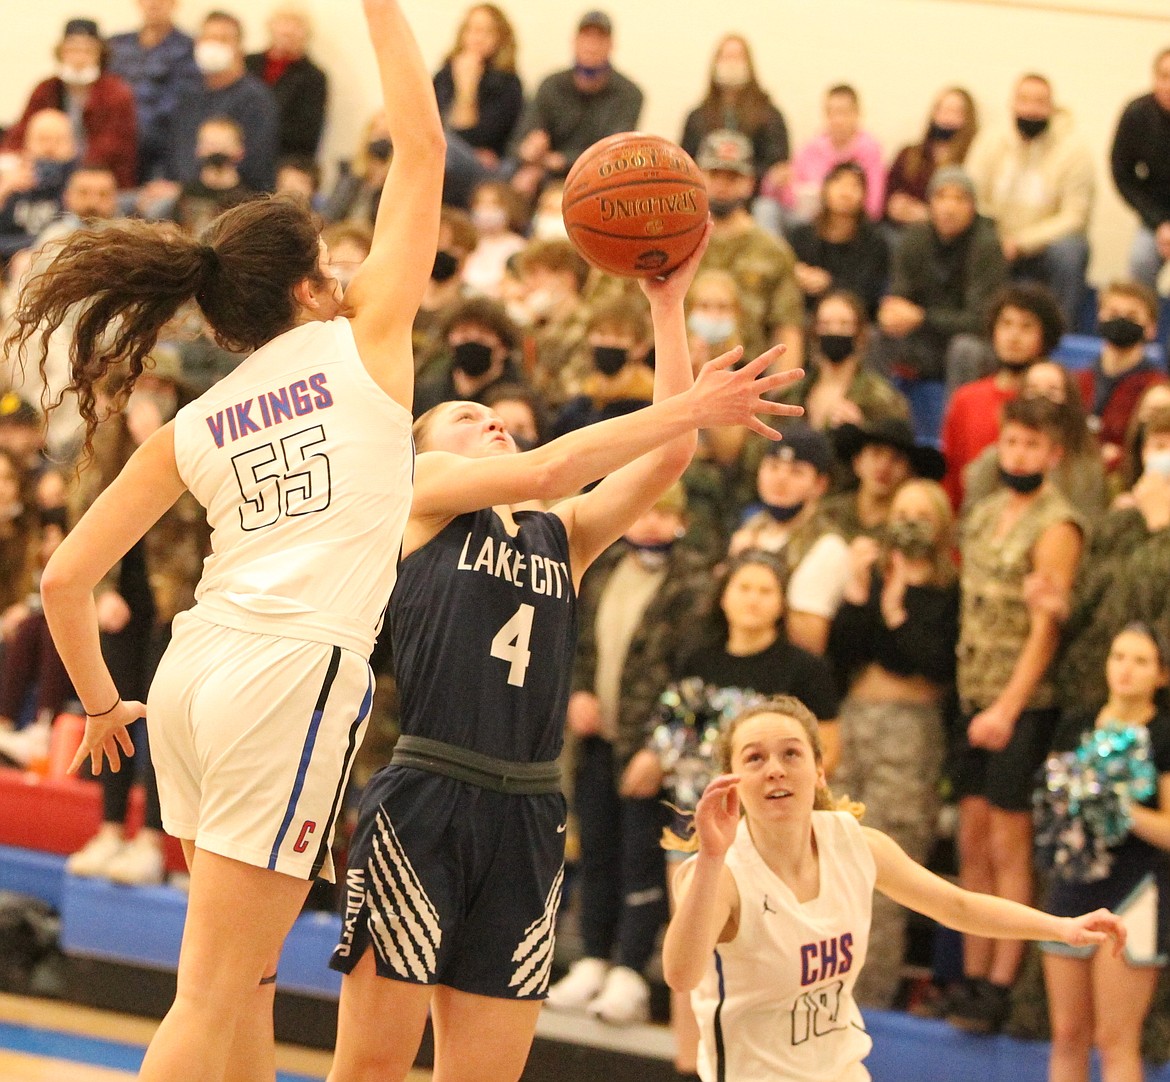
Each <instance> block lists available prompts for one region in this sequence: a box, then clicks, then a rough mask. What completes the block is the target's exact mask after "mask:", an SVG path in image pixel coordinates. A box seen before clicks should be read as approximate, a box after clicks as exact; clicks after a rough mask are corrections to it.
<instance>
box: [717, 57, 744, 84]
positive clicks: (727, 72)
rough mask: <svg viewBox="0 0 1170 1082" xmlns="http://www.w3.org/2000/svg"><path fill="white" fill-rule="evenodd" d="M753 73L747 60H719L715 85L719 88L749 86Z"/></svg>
mask: <svg viewBox="0 0 1170 1082" xmlns="http://www.w3.org/2000/svg"><path fill="white" fill-rule="evenodd" d="M750 79H751V72H750V70H749V69H748V66H747V61H745V60H717V61H716V62H715V83H716V85H717V86H726V87H733V88H734V87H740V86H747V84H748V81H749V80H750Z"/></svg>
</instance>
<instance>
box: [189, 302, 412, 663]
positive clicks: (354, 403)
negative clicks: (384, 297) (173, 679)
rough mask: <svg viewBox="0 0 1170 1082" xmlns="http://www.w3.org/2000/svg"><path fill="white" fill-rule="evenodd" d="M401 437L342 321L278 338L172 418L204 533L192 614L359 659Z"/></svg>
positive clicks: (406, 452) (399, 492) (395, 549)
mask: <svg viewBox="0 0 1170 1082" xmlns="http://www.w3.org/2000/svg"><path fill="white" fill-rule="evenodd" d="M410 428H411V416H410V413H409V411H407V410H406V409H404V408H403V407H402V406H401V405H399V404H398V403H397V402H395V401H394V400H393V399H392V398H390V396H389V395H387V394H386V392H385V391H383V390H382V388H381V387H379V386H378V385H377V384H376V383H375V382H374V380H373V378H372V377H371V376H370V374H369V373H368V372H367V371H366V368H365V366H364V365H363V364H362V362H361V358H360V357H359V356H358V352H357V347H356V346H355V344H354V338H353V331H352V329H351V327H350V324H349V320H347V319H335V320H333V321H331V322H329V323H320V322H314V323H306V324H304V325H302V326H300V327H296V328H294V329H293V330H291V331H287V332H285V333H284V334H282V335H279V336H278V337H276V338H274V339H273V340H272V341H271V342H268V343H266V344H265V345H264V346H262V347H261V348H260V349H258V350H257V351H256V352H255V353H253V354H252V355H251V356H250V357H248V358H247V359H246V360H244V361H243V362H241V364H240V365H239V367H238V368H236V369H235V371H233V372H232V373H231V374H230V375H228V376H226V377H225V378H224V379H222V380H221V381H220V382H219V383H217V384H216V385H215V386H214V387H212V388H211V390H209V391H208V392H207V393H206V394H204V395H203V396H202V397H200V398H198V399H197V400H196V401H194V402H192V403H191V404H190V405H188V406H186V407H184V408H183V409H182V410H180V411H179V414H178V416H177V417H176V419H175V460H176V463H177V465H178V469H179V475H180V476H181V477H182V479H183V481H184V483H185V484H186V485H187V487H188V488H189V489H190V490H191V492H192V493H194V495H195V498H196V499H198V500H199V502H200V503H201V504H202V505H203V506H204V507H205V508H206V509H207V517H208V521H209V522H210V523H211V528H212V531H213V532H212V537H211V544H212V554H211V556H209V557H208V559H207V561H206V563H205V565H204V568H203V578H202V580H201V581H200V583H199V588H198V589H197V591H196V594H195V596H196V599H197V602H198V604H197V607H196V609H195V611H196V612H197V613H198V614H199V615H201V616H202V617H203V618H204V619H206V620H210V621H211V622H213V623H219V624H224V625H226V626H228V627H234V628H238V629H240V630H243V631H258V632H264V633H267V634H275V635H283V636H285V637H287V638H295V639H308V640H311V641H314V642H324V643H329V644H332V645H336V646H343V647H346V648H347V649H351V650H355V651H358V652H360V653H362V654H363V655H364V656H367V657H368V656H369V653H370V651H371V650H372V649H373V645H374V637H375V635H376V634H377V630H378V626H379V620H380V618H381V615H382V612H383V610H384V608H385V606H386V602H387V600H388V599H389V597H390V591H391V589H392V588H393V586H394V580H395V577H396V575H397V564H398V556H399V551H400V549H401V545H402V534H403V531H404V530H405V529H406V520H407V517H408V516H409V514H410V501H411V484H412V475H413V468H414V449H413V444H412V442H411V435H410Z"/></svg>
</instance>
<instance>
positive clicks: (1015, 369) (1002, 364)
mask: <svg viewBox="0 0 1170 1082" xmlns="http://www.w3.org/2000/svg"><path fill="white" fill-rule="evenodd" d="M1035 363H1036V362H1035V361H1018V362H1017V361H1001V360H1000V359H999V358H998V357H997V358H996V359H995V366H996V367H997V368H998V369H999V370H1000V371H1001V372H1010V373H1011V374H1012V375H1013V376H1022V375H1023V374H1024V373H1025V372H1027V371H1028V369H1029V368H1031V367H1032V365H1034V364H1035Z"/></svg>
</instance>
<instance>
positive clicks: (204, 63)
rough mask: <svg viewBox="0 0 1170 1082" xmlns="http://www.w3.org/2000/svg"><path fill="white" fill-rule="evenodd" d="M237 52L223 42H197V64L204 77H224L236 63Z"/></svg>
mask: <svg viewBox="0 0 1170 1082" xmlns="http://www.w3.org/2000/svg"><path fill="white" fill-rule="evenodd" d="M235 59H236V51H235V49H233V48H232V47H231V46H230V45H226V44H225V43H224V42H222V41H197V42H196V43H195V63H196V64H197V65H198V67H199V70H200V71H201V72H203V74H204V75H222V74H223V73H224V72H225V71H227V70H228V68H230V67H231V66H232V64H233V63H235Z"/></svg>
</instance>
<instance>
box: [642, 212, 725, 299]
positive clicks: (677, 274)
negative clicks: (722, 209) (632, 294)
mask: <svg viewBox="0 0 1170 1082" xmlns="http://www.w3.org/2000/svg"><path fill="white" fill-rule="evenodd" d="M710 243H711V219H710V218H708V219H707V227H706V229H704V230H703V235H702V237H700V238H699V243H698V246H697V247H696V248H695V250H694V251H693V252H691V254H690V255H689V256H687V258H686V259H684V260H683V261H682V262H681V263H680V264H679V265H678V266H677V267H675V268H674V270H672V271H671V272H670V273H669V274H668V275H667V276H666V277H665V278H639V279H638V284H639V285H640V286H641V287H642V292H643V293H645V294H646V299H647V300H648V301H649V302H650V303H651V304H652V305H655V304H660V305H664V306H669V305H675V304H677V305H681V304H682V302H683V301H684V300H686V296H687V293H688V292H689V291H690V288H691V283H692V282H693V281H694V280H695V275H696V274H697V273H698V271H699V264H700V263H701V262H702V261H703V253H704V252H706V251H707V245H708V244H710Z"/></svg>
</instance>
